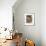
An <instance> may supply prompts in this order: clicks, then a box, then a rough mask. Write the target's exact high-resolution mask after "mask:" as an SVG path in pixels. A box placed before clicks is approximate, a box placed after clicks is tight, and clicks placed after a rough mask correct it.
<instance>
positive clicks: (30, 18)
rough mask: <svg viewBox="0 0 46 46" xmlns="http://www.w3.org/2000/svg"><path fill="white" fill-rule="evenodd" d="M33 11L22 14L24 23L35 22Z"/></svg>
mask: <svg viewBox="0 0 46 46" xmlns="http://www.w3.org/2000/svg"><path fill="white" fill-rule="evenodd" d="M34 15H35V14H34V13H30V14H24V17H25V19H24V22H25V24H24V25H34V23H35V18H34Z"/></svg>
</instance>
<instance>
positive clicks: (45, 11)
mask: <svg viewBox="0 0 46 46" xmlns="http://www.w3.org/2000/svg"><path fill="white" fill-rule="evenodd" d="M40 25H41V28H40V29H41V41H42V46H46V0H42V1H41V16H40Z"/></svg>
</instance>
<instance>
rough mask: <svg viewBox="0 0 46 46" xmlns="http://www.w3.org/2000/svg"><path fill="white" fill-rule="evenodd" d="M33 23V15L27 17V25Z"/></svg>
mask: <svg viewBox="0 0 46 46" xmlns="http://www.w3.org/2000/svg"><path fill="white" fill-rule="evenodd" d="M31 22H32V15H27V16H26V23H31Z"/></svg>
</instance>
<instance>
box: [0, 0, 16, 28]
mask: <svg viewBox="0 0 46 46" xmlns="http://www.w3.org/2000/svg"><path fill="white" fill-rule="evenodd" d="M15 2H16V0H0V27H7V28H9V29H12V6H13V4H14V3H15Z"/></svg>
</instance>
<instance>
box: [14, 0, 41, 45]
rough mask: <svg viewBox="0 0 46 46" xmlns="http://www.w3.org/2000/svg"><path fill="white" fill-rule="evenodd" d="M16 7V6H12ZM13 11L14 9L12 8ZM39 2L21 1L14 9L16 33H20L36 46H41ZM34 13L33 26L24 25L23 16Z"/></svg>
mask: <svg viewBox="0 0 46 46" xmlns="http://www.w3.org/2000/svg"><path fill="white" fill-rule="evenodd" d="M14 6H16V5H14ZM14 9H15V7H14ZM40 11H41V1H40V0H23V2H22V3H20V5H19V6H18V7H17V8H16V9H15V12H14V15H15V28H16V29H17V30H18V32H22V33H23V36H24V38H26V37H27V38H28V39H32V40H34V41H35V44H36V46H41V34H40V32H41V31H40ZM25 13H35V25H34V26H25V25H24V14H25Z"/></svg>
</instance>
